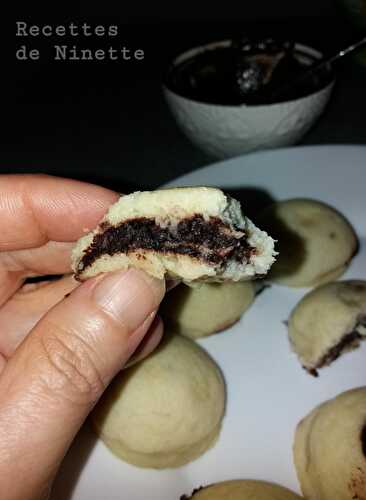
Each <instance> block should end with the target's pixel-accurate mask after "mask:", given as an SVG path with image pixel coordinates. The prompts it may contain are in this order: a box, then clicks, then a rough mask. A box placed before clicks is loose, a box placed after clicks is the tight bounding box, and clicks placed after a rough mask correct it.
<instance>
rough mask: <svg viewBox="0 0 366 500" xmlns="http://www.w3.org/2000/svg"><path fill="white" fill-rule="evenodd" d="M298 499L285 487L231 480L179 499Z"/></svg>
mask: <svg viewBox="0 0 366 500" xmlns="http://www.w3.org/2000/svg"><path fill="white" fill-rule="evenodd" d="M191 499H192V500H300V499H301V497H299V495H296V494H295V493H293V492H292V491H290V490H288V489H287V488H283V487H282V486H278V485H277V484H273V483H266V482H264V481H251V480H233V481H224V482H222V483H217V484H212V485H210V486H206V487H203V488H198V489H197V490H195V491H194V492H193V493H192V495H191V496H186V495H183V496H182V497H181V500H191Z"/></svg>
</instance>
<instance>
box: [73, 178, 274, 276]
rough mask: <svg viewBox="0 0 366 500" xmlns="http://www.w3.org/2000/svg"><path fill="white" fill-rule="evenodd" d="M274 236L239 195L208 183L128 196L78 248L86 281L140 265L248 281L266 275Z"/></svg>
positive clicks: (77, 261)
mask: <svg viewBox="0 0 366 500" xmlns="http://www.w3.org/2000/svg"><path fill="white" fill-rule="evenodd" d="M275 255H276V252H275V250H274V241H273V239H272V238H271V237H270V236H268V234H267V233H265V232H264V231H261V230H260V229H258V228H257V227H256V226H255V225H254V224H253V223H252V222H251V221H250V220H249V219H248V218H247V217H246V216H245V215H243V213H242V211H241V206H240V203H239V202H238V201H237V200H234V199H233V198H231V197H229V196H227V195H225V194H224V193H223V192H222V191H221V190H220V189H215V188H209V187H192V188H175V189H163V190H159V191H144V192H136V193H132V194H130V195H128V196H122V197H121V198H120V199H119V201H117V203H115V204H114V205H112V206H111V207H110V209H109V211H108V213H107V214H106V216H105V217H104V218H103V220H102V221H101V222H100V224H99V225H98V227H97V228H96V229H95V230H94V231H92V232H91V233H89V234H87V235H86V236H84V237H83V238H81V239H80V240H79V241H78V242H77V244H76V246H75V248H74V250H73V254H72V268H73V271H74V272H75V276H76V278H77V279H79V280H81V281H82V280H85V279H87V278H90V277H92V276H95V275H96V274H99V273H101V272H107V271H115V270H118V269H126V268H128V267H137V268H140V269H143V270H144V271H146V272H147V273H149V274H151V275H152V276H155V277H156V278H159V279H163V278H168V279H178V280H182V281H184V282H185V283H192V282H196V281H204V282H205V281H243V280H247V279H251V278H253V277H255V276H262V275H264V274H266V273H267V271H268V270H269V268H270V267H271V265H272V263H273V262H274V260H275Z"/></svg>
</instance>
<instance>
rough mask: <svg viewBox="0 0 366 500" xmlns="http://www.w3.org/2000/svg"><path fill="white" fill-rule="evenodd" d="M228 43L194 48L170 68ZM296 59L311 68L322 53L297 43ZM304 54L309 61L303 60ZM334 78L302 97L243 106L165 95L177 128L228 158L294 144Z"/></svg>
mask: <svg viewBox="0 0 366 500" xmlns="http://www.w3.org/2000/svg"><path fill="white" fill-rule="evenodd" d="M229 44H230V41H229V40H223V41H220V42H214V43H210V44H208V45H204V46H200V47H196V48H194V49H191V50H189V51H187V52H184V53H183V54H181V55H179V56H178V57H177V58H176V59H175V60H174V61H173V63H172V65H173V67H174V66H176V65H178V64H180V63H182V62H183V61H185V60H187V59H188V58H190V57H192V56H194V55H195V54H198V53H200V52H202V51H204V50H207V49H214V48H217V47H225V46H229ZM295 49H296V50H298V51H299V54H301V56H300V55H299V56H298V57H302V58H303V62H304V63H306V62H308V64H310V62H311V61H313V60H314V58H315V59H320V58H321V57H322V54H321V53H320V52H319V51H317V50H315V49H314V48H312V47H308V46H305V45H301V44H295ZM307 55H308V57H307ZM333 85H334V80H332V81H331V82H330V83H329V84H328V85H326V86H325V87H323V88H321V89H320V90H317V91H315V92H313V93H311V94H309V95H306V96H305V97H301V98H298V99H293V100H289V101H284V102H279V103H274V104H260V105H251V106H247V105H245V104H240V105H218V104H208V103H205V102H200V101H196V100H193V99H189V98H187V97H184V96H182V95H179V94H178V93H177V92H175V91H174V90H172V89H171V88H169V86H168V84H167V83H165V84H164V86H163V92H164V94H165V98H166V100H167V102H168V105H169V107H170V109H171V111H172V113H173V116H174V117H175V119H176V121H177V124H178V125H179V127H180V128H181V130H182V131H183V132H184V133H185V135H186V136H187V137H188V138H189V139H190V140H191V141H192V142H193V143H194V144H195V145H197V146H198V147H199V148H201V149H202V150H203V151H204V152H205V153H207V154H209V155H210V156H213V157H215V158H221V159H224V158H229V157H233V156H237V155H240V154H243V153H248V152H250V151H255V150H259V149H268V148H278V147H283V146H289V145H291V144H295V143H296V142H298V141H299V140H300V139H301V138H302V137H303V136H304V134H306V132H307V131H308V130H309V129H310V127H311V126H312V125H313V124H314V123H315V122H316V120H317V119H318V118H319V116H320V115H321V113H322V112H323V110H324V108H325V106H326V104H327V102H328V100H329V97H330V95H331V92H332V88H333Z"/></svg>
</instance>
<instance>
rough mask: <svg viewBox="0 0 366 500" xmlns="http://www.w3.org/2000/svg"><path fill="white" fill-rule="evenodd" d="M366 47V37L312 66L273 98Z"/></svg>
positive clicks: (275, 92) (273, 94) (284, 86)
mask: <svg viewBox="0 0 366 500" xmlns="http://www.w3.org/2000/svg"><path fill="white" fill-rule="evenodd" d="M364 46H365V47H366V36H365V37H364V38H362V39H361V40H359V41H358V42H356V43H354V44H352V45H349V46H348V47H347V48H345V49H342V50H340V51H339V52H337V54H334V55H333V56H331V57H329V58H327V59H322V60H320V61H319V62H318V63H315V64H314V65H312V66H310V68H309V69H307V70H305V71H304V73H302V74H301V75H300V76H299V77H298V78H296V79H295V80H293V81H292V82H288V83H286V84H285V85H283V86H282V87H280V88H278V89H277V90H276V91H274V92H273V93H272V95H271V98H272V99H273V98H276V97H279V96H280V95H281V94H282V93H283V91H284V90H287V89H289V88H290V87H293V86H295V85H297V84H299V83H300V82H302V81H303V80H305V79H306V78H308V77H309V76H310V75H312V74H314V73H316V72H317V71H319V70H320V69H322V68H324V67H325V66H328V65H329V64H332V63H334V62H335V61H338V59H341V58H342V57H344V56H346V55H348V54H350V53H351V52H354V51H355V50H359V49H361V48H362V47H364Z"/></svg>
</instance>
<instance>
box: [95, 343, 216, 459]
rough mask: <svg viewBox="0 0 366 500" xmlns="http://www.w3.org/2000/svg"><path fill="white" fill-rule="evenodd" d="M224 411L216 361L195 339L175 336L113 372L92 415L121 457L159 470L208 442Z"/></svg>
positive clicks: (197, 452)
mask: <svg viewBox="0 0 366 500" xmlns="http://www.w3.org/2000/svg"><path fill="white" fill-rule="evenodd" d="M165 335H167V334H165ZM224 410H225V385H224V381H223V378H222V376H221V373H220V371H219V369H218V368H217V366H216V364H215V363H214V362H213V361H212V360H211V358H210V357H209V356H208V354H206V352H205V351H204V350H203V349H202V348H201V347H199V346H198V345H197V344H196V343H195V342H193V341H192V340H189V339H186V338H184V337H181V336H179V335H176V336H172V337H169V336H168V338H167V337H166V338H165V340H163V342H162V344H161V345H160V346H159V347H158V348H157V349H156V351H154V352H153V353H152V354H151V355H150V356H149V357H148V358H146V359H144V360H143V361H141V362H140V363H138V364H137V365H135V366H133V367H131V368H129V369H127V370H124V371H123V372H122V373H121V374H120V375H119V376H117V378H116V379H115V380H114V382H113V383H112V385H111V387H110V388H108V389H107V392H106V393H105V395H104V396H103V398H102V400H101V401H100V402H99V403H98V405H97V407H96V409H95V410H94V413H93V417H92V419H93V424H94V428H95V430H96V432H97V434H98V435H99V436H100V437H101V439H102V440H103V441H104V443H105V444H106V445H107V446H108V448H110V450H111V451H112V452H113V453H114V454H115V455H117V456H118V457H120V458H121V459H122V460H124V461H126V462H129V463H130V464H133V465H136V466H138V467H150V468H155V469H163V468H168V467H179V466H181V465H183V464H186V463H188V462H190V461H192V460H194V459H196V458H197V457H198V456H200V455H201V454H202V453H204V452H205V451H206V450H208V449H209V448H210V447H211V446H213V444H214V443H215V442H216V440H217V438H218V436H219V433H220V429H221V422H222V419H223V416H224Z"/></svg>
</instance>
